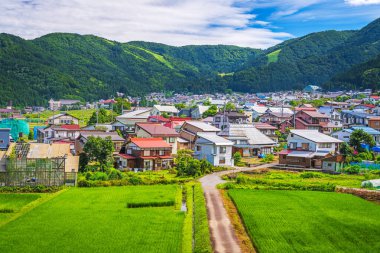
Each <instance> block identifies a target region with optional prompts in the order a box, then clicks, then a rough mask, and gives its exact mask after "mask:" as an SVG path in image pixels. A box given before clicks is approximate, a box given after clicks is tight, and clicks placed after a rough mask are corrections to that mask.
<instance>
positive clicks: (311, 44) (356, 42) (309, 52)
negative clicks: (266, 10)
mask: <svg viewBox="0 0 380 253" xmlns="http://www.w3.org/2000/svg"><path fill="white" fill-rule="evenodd" d="M379 54H380V19H378V20H375V21H374V22H372V23H371V24H369V25H368V26H366V27H364V28H363V29H361V30H359V31H342V32H337V31H327V32H319V33H313V34H310V35H307V36H304V37H301V38H297V39H292V40H289V41H285V42H284V43H281V44H279V45H277V46H274V47H272V48H269V49H268V50H266V51H264V52H263V55H261V56H260V57H257V58H256V59H254V60H253V61H252V62H249V64H250V66H249V65H247V67H246V68H245V69H243V70H241V71H238V72H236V73H235V75H234V76H233V77H227V78H230V80H229V85H230V87H231V88H232V89H235V90H244V91H252V90H253V91H254V90H260V91H270V90H281V89H289V88H293V89H300V88H303V87H304V86H305V85H306V84H314V85H323V86H324V87H325V88H326V89H339V88H346V87H345V86H344V85H343V86H341V85H337V84H336V83H334V82H328V81H329V80H330V79H331V78H332V77H333V76H335V75H337V74H338V73H340V72H344V71H347V70H349V69H350V68H351V67H352V66H354V65H356V64H360V63H363V62H366V61H368V60H370V59H373V58H375V57H376V56H377V55H379Z"/></svg>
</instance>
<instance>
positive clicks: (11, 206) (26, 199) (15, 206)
mask: <svg viewBox="0 0 380 253" xmlns="http://www.w3.org/2000/svg"><path fill="white" fill-rule="evenodd" d="M38 198H40V194H0V223H1V222H2V221H5V220H7V219H9V218H10V217H11V216H13V215H14V214H15V213H17V212H19V211H20V209H21V208H22V207H24V206H25V205H27V204H29V203H30V202H32V201H34V200H37V199H38Z"/></svg>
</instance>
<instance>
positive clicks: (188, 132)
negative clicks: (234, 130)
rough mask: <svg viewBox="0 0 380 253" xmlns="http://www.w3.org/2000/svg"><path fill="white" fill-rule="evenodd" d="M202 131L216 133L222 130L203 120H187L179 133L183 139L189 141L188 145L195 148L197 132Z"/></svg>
mask: <svg viewBox="0 0 380 253" xmlns="http://www.w3.org/2000/svg"><path fill="white" fill-rule="evenodd" d="M200 132H208V133H215V134H216V133H218V132H220V129H219V128H216V127H214V126H212V125H210V124H207V123H205V122H202V121H186V122H185V123H184V124H183V125H182V127H181V129H180V131H179V135H180V137H181V138H182V139H184V140H186V141H188V147H189V148H190V149H193V148H194V144H195V140H196V137H197V133H200Z"/></svg>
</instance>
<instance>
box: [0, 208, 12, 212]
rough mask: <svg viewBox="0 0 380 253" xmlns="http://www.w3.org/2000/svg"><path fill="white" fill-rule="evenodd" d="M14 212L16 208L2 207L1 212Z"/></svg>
mask: <svg viewBox="0 0 380 253" xmlns="http://www.w3.org/2000/svg"><path fill="white" fill-rule="evenodd" d="M13 212H14V210H13V209H10V208H3V209H0V213H13Z"/></svg>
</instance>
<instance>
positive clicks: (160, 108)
mask: <svg viewBox="0 0 380 253" xmlns="http://www.w3.org/2000/svg"><path fill="white" fill-rule="evenodd" d="M164 113H166V114H168V115H169V116H178V109H177V108H175V106H173V105H154V106H153V109H152V111H151V112H150V115H162V114H164Z"/></svg>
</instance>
